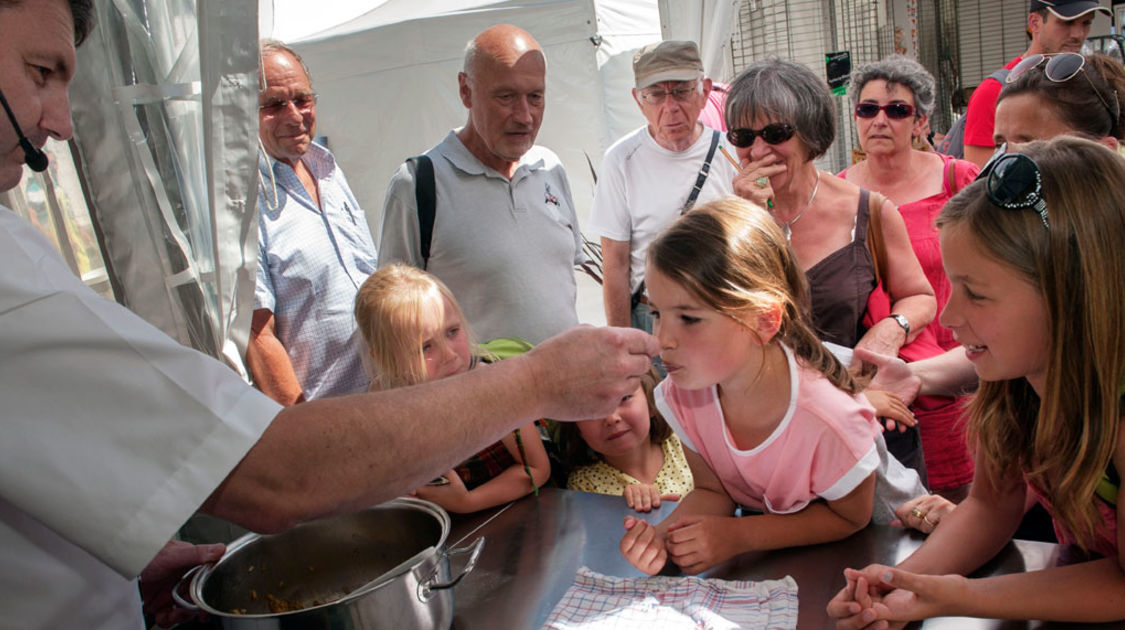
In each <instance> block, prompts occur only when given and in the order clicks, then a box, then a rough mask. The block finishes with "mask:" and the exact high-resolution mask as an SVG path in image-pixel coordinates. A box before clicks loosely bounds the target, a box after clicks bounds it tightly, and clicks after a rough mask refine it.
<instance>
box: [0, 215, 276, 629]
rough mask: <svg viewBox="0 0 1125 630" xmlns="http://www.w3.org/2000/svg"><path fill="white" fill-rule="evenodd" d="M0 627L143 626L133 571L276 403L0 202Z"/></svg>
mask: <svg viewBox="0 0 1125 630" xmlns="http://www.w3.org/2000/svg"><path fill="white" fill-rule="evenodd" d="M0 400H2V401H3V403H2V404H0V419H2V420H0V425H2V427H3V428H2V429H0V431H2V432H0V558H2V560H0V611H3V612H2V613H0V627H2V628H21V629H22V628H83V629H86V628H113V629H115V630H116V629H118V628H142V627H143V618H142V615H141V611H140V597H139V594H138V591H137V585H136V580H135V579H134V578H135V576H137V575H138V574H139V573H140V571H141V570H142V569H143V568H144V567H145V566H146V565H147V564H148V562H149V561H150V560H151V559H152V558H153V557H154V556H155V555H156V553H157V552H158V551H159V550H160V549H161V547H162V546H163V545H164V544H165V543H166V542H167V541H168V540H169V539H170V538H171V537H172V536H173V534H174V533H175V531H176V529H177V528H178V527H179V526H180V525H182V524H183V523H184V521H185V520H187V518H188V517H189V516H190V515H191V514H192V513H193V512H194V511H195V510H196V509H197V508H198V507H199V506H200V505H201V504H202V503H203V501H204V500H206V498H207V497H208V496H209V495H210V494H211V492H212V491H213V490H214V489H215V488H216V487H217V486H218V484H219V483H220V482H221V481H222V480H223V479H224V478H225V477H226V475H227V474H228V472H229V471H230V470H231V469H232V468H233V467H234V466H235V465H236V464H237V463H238V462H239V461H240V460H241V459H242V457H243V456H244V455H245V454H246V452H247V451H248V450H249V449H250V447H251V446H252V445H253V444H254V442H256V441H257V439H258V437H259V436H260V435H261V434H262V432H263V431H264V430H265V428H266V426H268V424H269V422H270V420H271V419H272V418H273V417H274V416H276V415H277V413H278V412H279V411H280V409H281V407H280V406H279V405H278V404H277V403H275V402H274V401H272V400H270V399H269V398H268V397H266V396H264V395H263V394H261V393H260V392H258V391H256V390H254V389H252V388H251V387H250V386H249V385H247V384H246V383H245V382H244V381H243V380H242V379H241V378H239V376H238V375H237V374H236V373H235V372H234V371H233V370H231V369H229V368H228V367H226V366H225V365H223V364H222V363H219V362H218V361H215V360H214V359H212V358H210V357H208V356H206V355H203V354H201V353H199V352H196V351H194V350H191V349H189V348H186V347H184V346H182V345H180V344H178V343H176V342H175V341H174V340H172V339H171V338H169V337H167V336H166V335H164V334H163V333H161V332H160V331H159V330H157V329H156V328H154V327H152V326H150V325H149V324H148V323H146V322H145V321H144V320H142V319H141V318H140V317H138V316H137V315H135V314H133V313H132V312H131V311H129V310H128V309H126V308H124V307H122V306H120V305H118V304H116V303H114V302H111V301H109V300H106V299H104V298H101V297H100V296H98V295H97V294H95V293H94V292H93V291H91V290H90V289H88V288H87V287H86V286H85V285H84V284H83V283H82V282H81V280H79V279H78V278H77V277H75V275H74V274H73V273H72V272H71V271H70V269H69V268H68V267H67V266H66V264H65V263H64V262H63V260H62V258H61V257H60V256H59V255H58V252H57V251H55V249H54V247H53V246H52V245H51V244H50V242H49V241H47V240H46V239H45V238H44V237H43V236H42V235H41V234H40V233H39V232H38V231H37V230H36V229H35V228H33V227H32V226H31V225H29V224H28V223H27V222H26V221H24V220H23V219H21V218H20V217H18V216H17V215H15V214H14V213H13V212H11V211H10V210H8V209H7V208H4V207H2V206H0Z"/></svg>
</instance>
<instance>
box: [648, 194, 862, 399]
mask: <svg viewBox="0 0 1125 630" xmlns="http://www.w3.org/2000/svg"><path fill="white" fill-rule="evenodd" d="M648 261H649V264H650V265H652V266H653V267H654V268H655V269H656V270H657V271H659V272H660V273H662V274H664V275H665V276H668V277H669V278H671V279H672V280H675V281H676V282H678V283H679V284H680V285H682V286H683V287H684V288H685V289H687V290H688V291H690V292H691V293H692V294H693V295H695V296H696V297H697V298H699V300H700V301H701V302H703V303H704V304H705V305H707V306H708V307H709V308H711V309H714V310H715V311H716V312H718V313H721V314H723V315H726V316H728V317H731V318H733V319H734V320H736V321H738V322H740V323H743V324H744V325H745V324H746V322H745V321H743V318H744V317H745V315H746V314H747V313H759V314H761V313H766V312H769V311H770V310H772V309H774V308H776V307H778V306H780V307H781V308H780V309H779V310H780V312H781V325H780V328H779V329H778V332H777V335H776V336H775V337H774V341H781V342H783V343H784V344H785V345H787V346H788V347H789V348H790V349H792V350H793V353H794V354H795V355H796V356H797V357H798V358H799V359H801V360H802V361H803V362H804V363H806V364H807V365H808V366H809V367H811V368H813V369H815V370H817V371H819V372H821V373H823V374H824V375H825V376H826V377H827V378H828V380H829V381H831V382H832V384H833V385H835V386H836V387H838V388H840V389H842V390H844V391H846V392H848V393H852V394H854V393H857V392H858V391H860V389H861V387H860V384H859V383H857V382H856V380H855V379H853V378H852V376H851V374H849V373H848V370H847V368H845V367H844V365H843V364H841V363H840V361H839V360H837V359H836V357H835V356H834V355H833V354H832V353H831V352H830V351H829V350H828V349H827V348H826V347H825V346H824V344H822V343H821V342H820V339H818V338H817V336H816V333H815V332H814V331H813V328H812V325H811V324H810V323H809V322H810V321H811V320H810V316H809V304H810V302H809V298H808V285H807V283H806V280H805V272H804V271H802V270H801V267H800V266H799V265H798V264H797V260H796V258H795V257H794V255H793V250H792V249H790V247H789V243H788V242H786V240H785V236H784V235H782V233H781V229H780V228H779V227H778V226H777V223H775V222H774V220H773V218H772V217H771V216H770V215H769V214H767V213H766V211H765V210H762V209H761V208H759V207H757V206H755V205H753V204H751V203H750V202H748V201H745V200H742V199H738V198H735V197H728V198H726V199H721V200H718V201H712V202H710V203H705V204H702V205H699V206H696V207H695V208H694V209H692V210H691V211H690V212H688V213H687V214H685V215H684V216H682V217H680V219H679V220H678V221H676V222H675V223H673V224H672V225H671V226H670V227H669V228H668V229H667V230H665V231H664V233H662V234H661V235H660V236H659V237H658V238H657V239H656V240H655V241H653V243H652V245H650V246H649V249H648ZM771 343H772V342H771Z"/></svg>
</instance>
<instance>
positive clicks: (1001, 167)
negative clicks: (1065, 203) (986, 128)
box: [977, 143, 1051, 229]
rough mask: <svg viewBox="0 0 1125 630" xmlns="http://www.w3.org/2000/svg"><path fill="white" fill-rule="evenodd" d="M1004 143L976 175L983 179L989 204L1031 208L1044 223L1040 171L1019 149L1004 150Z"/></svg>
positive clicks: (1048, 226) (1045, 209) (1008, 207)
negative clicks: (1016, 150) (1009, 151)
mask: <svg viewBox="0 0 1125 630" xmlns="http://www.w3.org/2000/svg"><path fill="white" fill-rule="evenodd" d="M1007 150H1008V145H1007V143H1005V144H1002V145H1000V148H999V149H998V150H997V151H996V153H994V154H993V155H992V157H991V158H989V159H988V162H986V163H985V165H984V168H982V169H981V171H980V175H977V179H978V180H979V179H984V180H985V185H984V190H985V192H986V193H987V194H988V200H989V201H991V202H992V205H994V206H999V207H1001V208H1005V209H1007V210H1026V209H1027V208H1033V209H1034V210H1035V211H1036V212H1038V213H1039V218H1040V219H1042V220H1043V227H1045V228H1048V229H1049V228H1050V227H1051V226H1050V225H1049V224H1048V223H1047V201H1046V200H1045V199H1043V175H1042V174H1041V173H1040V172H1039V165H1038V164H1036V163H1035V160H1032V159H1031V158H1029V157H1027V156H1026V155H1024V154H1022V153H1008V152H1007Z"/></svg>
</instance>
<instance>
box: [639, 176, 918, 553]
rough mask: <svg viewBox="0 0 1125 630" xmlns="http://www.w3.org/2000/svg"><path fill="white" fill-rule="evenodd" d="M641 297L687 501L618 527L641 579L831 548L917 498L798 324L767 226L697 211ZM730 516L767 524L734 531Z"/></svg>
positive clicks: (712, 207) (653, 267)
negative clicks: (669, 568) (685, 475)
mask: <svg viewBox="0 0 1125 630" xmlns="http://www.w3.org/2000/svg"><path fill="white" fill-rule="evenodd" d="M645 283H646V285H647V287H648V300H649V306H650V307H651V308H652V312H653V317H654V319H655V334H656V337H657V339H658V340H659V342H660V346H661V354H660V356H661V359H662V360H663V363H664V367H665V369H666V370H667V373H668V378H667V379H666V380H665V381H664V382H663V383H661V384H660V386H659V387H658V388H657V391H656V403H657V406H658V408H659V409H660V411H661V413H662V414H663V415H664V418H665V419H666V420H667V421H668V423H669V424H670V425H672V427H673V428H674V429H675V431H676V433H677V435H679V437H680V439H681V441H682V442H683V445H684V454H685V455H686V457H687V460H688V464H689V466H690V467H691V472H692V475H693V477H694V478H695V489H694V490H693V491H692V492H691V493H689V494H688V495H687V496H686V497H684V499H683V500H682V501H681V503H680V505H679V506H678V507H677V508H676V510H675V511H674V512H673V513H672V514H671V516H669V517H668V518H667V519H665V520H664V522H662V523H660V524H659V525H657V526H652V525H649V524H648V523H646V522H644V521H641V520H639V519H636V518H633V517H631V516H630V517H626V519H625V529H626V530H627V531H626V533H625V536H624V538H622V540H621V551H622V553H623V554H624V555H625V557H626V558H627V559H628V560H629V561H630V562H631V563H632V564H633V565H634V566H636V567H637V568H638V569H640V570H642V571H645V572H646V573H650V574H651V573H656V572H658V571H660V570H661V569H662V568H663V567H664V566H665V564H666V563H667V562H668V561H671V562H673V563H675V564H676V565H678V566H679V567H680V568H681V569H682V570H683V571H684V572H686V573H698V572H700V571H703V570H705V569H707V568H710V567H712V566H714V565H716V564H718V563H720V562H722V561H724V560H726V559H728V558H730V557H732V556H735V555H737V554H740V553H743V552H747V551H755V550H766V549H777V548H783V547H792V546H797V545H810V544H816V543H823V542H828V541H833V540H839V539H841V538H845V537H847V536H849V535H851V534H853V533H855V532H856V531H858V530H860V529H862V528H863V527H864V526H865V525H867V523H868V522H869V521H871V520H872V515H873V513H874V514H875V518H876V520H878V521H881V522H884V523H887V522H890V521H891V520H892V519H893V518H894V515H893V512H892V509H893V507H894V506H897V505H899V504H900V503H902V502H903V501H905V500H907V499H910V498H912V497H915V496H917V495H919V494H923V493H924V492H925V489H924V488H923V487H922V485H921V483H920V482H919V481H918V477H917V475H916V474H915V473H914V472H913V471H912V470H909V469H906V468H904V467H903V466H902V465H901V464H899V463H898V462H897V460H895V459H894V458H893V457H890V456H889V455H888V454H887V453H886V446H885V444H884V443H883V439H882V435H881V432H880V430H879V425H878V423H877V421H876V418H875V415H874V410H873V409H872V407H871V405H870V404H869V403H868V402H867V400H866V399H865V398H863V397H862V396H860V395H858V393H859V390H860V385H859V384H858V383H857V382H856V381H855V380H854V379H853V378H852V376H851V375H850V374H849V373H848V371H847V369H846V368H845V367H844V365H843V364H841V363H840V362H839V361H838V360H837V359H836V358H835V357H834V356H833V355H832V354H831V352H830V351H829V350H828V349H827V348H826V347H825V346H824V345H823V344H822V343H821V342H820V340H819V339H818V338H817V336H816V334H815V332H814V331H813V329H812V327H811V325H810V324H809V319H808V312H807V304H808V299H807V294H806V284H805V279H804V274H803V273H802V272H801V268H800V266H799V265H798V264H797V261H796V260H795V259H794V257H793V253H792V250H791V249H790V248H789V247H788V246H787V244H786V240H785V236H784V235H783V234H782V232H781V230H780V229H779V228H778V226H777V224H776V223H774V221H773V219H772V218H771V217H770V215H769V214H767V213H766V212H764V211H762V210H761V209H759V208H757V207H755V206H753V205H751V204H749V203H748V202H746V201H743V200H741V199H735V198H731V199H725V200H721V201H716V202H712V203H708V204H705V205H702V206H699V207H698V208H697V209H695V210H692V211H691V212H689V213H687V214H686V215H684V216H683V217H682V218H681V219H680V220H679V221H677V222H676V223H674V224H673V225H672V226H671V227H670V228H669V229H668V230H667V231H665V232H664V233H663V234H662V235H661V236H660V237H659V238H658V239H657V240H656V241H655V242H654V243H653V244H652V245H651V246H650V247H649V253H648V264H647V267H646V269H645ZM877 478H878V479H879V482H880V483H879V485H880V492H879V493H878V494H879V500H877V493H876V486H877ZM736 504H740V505H742V506H746V507H748V508H752V509H753V510H755V511H760V512H762V514H761V515H755V516H749V517H742V518H738V517H734V516H732V515H733V514H734V509H735V507H736Z"/></svg>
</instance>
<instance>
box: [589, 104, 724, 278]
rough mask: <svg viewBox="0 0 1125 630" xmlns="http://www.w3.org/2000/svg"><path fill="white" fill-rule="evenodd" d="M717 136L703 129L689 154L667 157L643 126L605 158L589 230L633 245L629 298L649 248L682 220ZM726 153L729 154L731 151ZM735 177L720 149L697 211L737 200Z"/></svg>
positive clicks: (625, 138)
mask: <svg viewBox="0 0 1125 630" xmlns="http://www.w3.org/2000/svg"><path fill="white" fill-rule="evenodd" d="M713 133H714V132H713V131H712V130H711V129H710V128H709V127H706V126H704V127H703V133H701V134H699V139H698V140H696V141H695V143H694V144H692V145H691V146H690V147H688V149H687V150H685V151H669V150H668V149H665V148H664V147H662V146H660V145H659V144H657V143H656V140H653V138H652V135H651V134H649V132H648V127H647V126H644V127H641V128H640V129H637V130H636V131H633V132H632V133H630V134H629V135H627V136H625V137H624V138H622V139H620V140H618V141H617V142H616V143H614V145H613V146H612V147H610V148H609V150H608V151H606V152H605V157H604V158H602V166H601V171H600V172H599V173H598V186H597V189H596V190H595V191H594V205H593V207H592V209H591V210H590V225H589V230H590V233H591V234H594V235H596V236H599V237H605V238H608V239H611V240H614V241H621V242H623V243H626V242H627V243H630V247H629V292H630V293H632V292H635V291H636V290H637V287H639V286H640V285H641V280H642V279H643V278H644V273H645V255H646V254H647V253H648V246H649V244H650V243H652V241H653V240H655V239H656V237H657V236H658V235H659V234H660V233H661V232H663V231H664V228H666V227H668V226H669V225H670V224H671V223H672V221H675V220H676V219H677V218H679V216H680V211H681V210H682V209H683V207H684V203H686V202H687V199H688V196H689V195H690V194H691V191H692V188H693V187H694V186H695V181H696V179H697V178H698V177H699V169H700V168H701V167H702V166H703V160H704V159H706V158H707V151H708V150H709V149H710V148H711V136H712V135H713ZM724 145H726V138H724V137H722V136H721V134H720V138H719V146H724ZM727 150H728V151H730V148H729V146H728V148H727ZM732 155H733V153H732ZM737 174H738V171H737V170H736V169H735V168H734V166H733V165H732V164H731V163H730V162H728V161H727V159H726V158H725V157H723V154H722V153H721V152H720V151H719V150H718V149H716V150H715V155H714V156H713V157H712V158H711V171H710V173H709V174H708V175H707V181H705V182H704V183H703V188H702V189H701V190H700V192H699V196H698V197H697V198H696V200H695V205H699V204H702V203H706V202H708V201H712V200H715V199H721V198H723V197H726V196H728V195H731V194H733V192H734V188H733V185H732V183H731V182H732V181H733V180H734V176H735V175H737Z"/></svg>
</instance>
